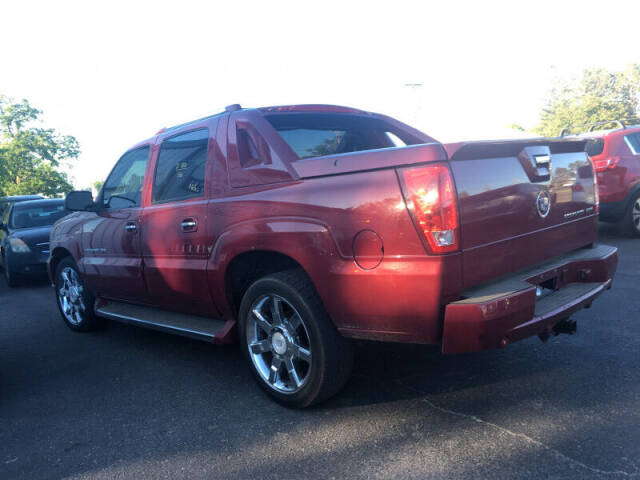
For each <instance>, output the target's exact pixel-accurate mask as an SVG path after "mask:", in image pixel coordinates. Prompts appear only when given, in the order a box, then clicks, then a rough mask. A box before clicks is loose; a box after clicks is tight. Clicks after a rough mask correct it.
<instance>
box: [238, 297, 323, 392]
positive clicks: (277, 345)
mask: <svg viewBox="0 0 640 480" xmlns="http://www.w3.org/2000/svg"><path fill="white" fill-rule="evenodd" d="M246 341H247V348H248V349H249V356H250V357H251V361H252V362H253V365H254V366H255V368H256V370H257V371H258V374H259V375H260V377H261V378H262V380H264V382H265V383H266V384H267V385H269V387H271V388H272V389H274V390H275V391H277V392H280V393H285V394H292V393H296V392H298V391H300V389H302V388H303V387H304V386H305V384H306V382H307V381H308V380H309V377H310V375H311V361H312V354H311V339H310V337H309V332H308V330H307V327H306V325H305V324H304V320H303V319H302V317H301V316H300V314H299V313H298V312H297V310H296V309H295V308H294V307H293V305H291V304H290V303H289V302H288V301H287V300H285V299H284V298H282V297H280V296H278V295H274V294H271V295H262V296H261V297H259V298H258V299H257V300H256V301H255V302H254V303H253V305H251V309H250V310H249V313H248V318H247V329H246Z"/></svg>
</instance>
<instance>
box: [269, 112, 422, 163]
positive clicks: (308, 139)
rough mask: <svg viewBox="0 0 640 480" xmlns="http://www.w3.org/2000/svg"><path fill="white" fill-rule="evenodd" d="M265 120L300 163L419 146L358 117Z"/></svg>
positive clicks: (390, 127)
mask: <svg viewBox="0 0 640 480" xmlns="http://www.w3.org/2000/svg"><path fill="white" fill-rule="evenodd" d="M266 119H267V120H268V121H269V123H271V125H272V126H273V128H275V129H276V131H277V132H278V133H279V134H280V136H281V137H282V139H283V140H284V141H285V142H286V143H287V145H289V147H291V149H292V150H293V151H294V152H295V154H296V155H297V156H298V157H299V158H301V159H304V158H313V157H321V156H325V155H335V154H340V153H351V152H360V151H364V150H375V149H378V148H388V147H395V146H403V145H416V144H419V143H423V142H422V141H421V140H420V139H418V138H416V137H413V136H412V135H410V134H408V133H407V132H404V131H401V130H399V129H397V128H395V127H394V126H393V125H390V124H388V123H387V122H385V121H383V120H381V119H379V118H372V117H366V116H362V115H347V114H320V113H313V114H311V113H292V114H278V115H267V116H266Z"/></svg>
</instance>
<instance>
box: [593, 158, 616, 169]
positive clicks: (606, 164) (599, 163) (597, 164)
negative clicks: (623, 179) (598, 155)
mask: <svg viewBox="0 0 640 480" xmlns="http://www.w3.org/2000/svg"><path fill="white" fill-rule="evenodd" d="M591 161H592V162H593V169H594V170H595V171H596V172H604V171H605V170H607V169H608V168H614V167H615V166H616V165H617V164H618V162H619V161H620V159H619V158H618V157H610V158H603V159H602V160H593V159H592V160H591Z"/></svg>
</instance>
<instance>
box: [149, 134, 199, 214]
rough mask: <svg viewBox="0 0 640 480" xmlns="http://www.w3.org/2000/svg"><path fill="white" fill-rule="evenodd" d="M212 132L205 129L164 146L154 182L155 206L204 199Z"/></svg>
mask: <svg viewBox="0 0 640 480" xmlns="http://www.w3.org/2000/svg"><path fill="white" fill-rule="evenodd" d="M208 144H209V130H208V129H206V128H204V129H200V130H194V131H191V132H187V133H183V134H181V135H177V136H175V137H171V138H167V139H166V140H165V141H164V142H162V146H161V147H160V153H159V154H158V162H157V164H156V172H155V175H154V178H153V192H152V203H164V202H171V201H175V200H185V199H188V198H195V197H202V196H203V195H204V178H205V170H206V163H207V146H208Z"/></svg>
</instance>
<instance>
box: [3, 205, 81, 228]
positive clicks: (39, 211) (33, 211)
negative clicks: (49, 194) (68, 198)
mask: <svg viewBox="0 0 640 480" xmlns="http://www.w3.org/2000/svg"><path fill="white" fill-rule="evenodd" d="M69 213H70V212H68V211H67V210H65V209H64V203H44V204H40V205H31V206H27V205H16V206H15V207H14V209H13V212H12V214H11V217H12V218H11V226H12V227H13V228H30V227H45V226H47V225H53V224H54V223H56V221H58V220H60V219H61V218H62V217H64V216H65V215H68V214H69Z"/></svg>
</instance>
